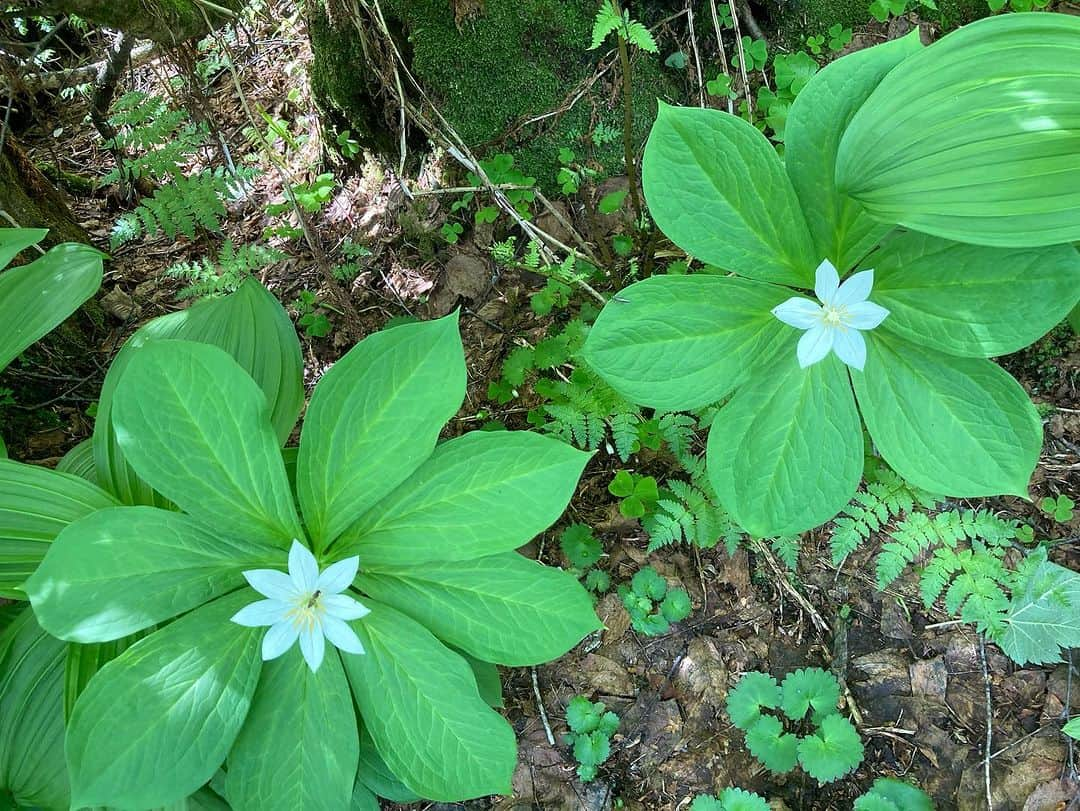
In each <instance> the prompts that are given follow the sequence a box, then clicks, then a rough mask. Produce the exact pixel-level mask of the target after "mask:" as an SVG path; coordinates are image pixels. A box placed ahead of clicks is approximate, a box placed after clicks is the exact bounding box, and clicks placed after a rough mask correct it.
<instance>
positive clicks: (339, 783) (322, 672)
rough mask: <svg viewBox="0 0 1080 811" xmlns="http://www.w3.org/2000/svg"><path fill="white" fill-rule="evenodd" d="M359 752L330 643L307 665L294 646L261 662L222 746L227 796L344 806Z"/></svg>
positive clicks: (286, 804)
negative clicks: (230, 737) (247, 704)
mask: <svg viewBox="0 0 1080 811" xmlns="http://www.w3.org/2000/svg"><path fill="white" fill-rule="evenodd" d="M346 655H348V654H346ZM359 757H360V744H359V738H358V735H357V730H356V713H355V712H354V711H353V703H352V695H351V694H350V693H349V684H348V682H347V681H346V680H345V672H344V670H342V667H341V659H340V657H339V656H338V655H337V651H335V650H330V651H329V652H328V654H327V656H326V658H325V659H323V663H322V666H321V667H319V670H318V672H316V673H312V672H311V669H310V668H309V667H308V666H307V664H306V663H305V662H304V659H303V657H302V656H301V655H300V649H299V647H297V646H294V647H293V648H292V649H291V650H289V651H288V652H287V653H286V654H285V655H284V656H282V657H280V658H278V659H275V660H274V661H272V662H267V663H266V664H265V665H264V666H263V672H262V677H261V678H260V680H259V687H258V689H256V691H255V699H254V701H253V702H252V705H251V710H250V712H248V716H247V720H246V721H245V722H244V728H243V730H241V732H240V735H239V736H238V737H237V739H236V744H235V745H234V746H233V748H232V752H230V753H229V769H228V774H227V777H226V781H225V784H226V787H227V788H226V793H227V794H228V797H229V803H230V804H231V805H232V807H233V808H234V809H235V811H276V810H277V809H280V811H295V810H296V809H304V811H320V809H321V810H322V811H339V809H343V808H348V806H349V802H350V800H351V798H352V795H353V783H354V782H355V780H356V768H357V762H358V760H359Z"/></svg>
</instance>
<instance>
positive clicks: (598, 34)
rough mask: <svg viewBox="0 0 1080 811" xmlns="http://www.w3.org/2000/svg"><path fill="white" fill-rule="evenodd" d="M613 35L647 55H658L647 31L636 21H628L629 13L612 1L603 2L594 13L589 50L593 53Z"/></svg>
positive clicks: (651, 36) (656, 48) (653, 41)
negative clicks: (621, 9)
mask: <svg viewBox="0 0 1080 811" xmlns="http://www.w3.org/2000/svg"><path fill="white" fill-rule="evenodd" d="M612 33H614V34H615V35H616V36H617V37H618V38H619V39H622V40H626V42H627V44H629V45H633V46H635V47H637V48H640V49H641V50H643V51H647V52H648V53H653V54H654V53H659V51H660V49H659V48H658V47H657V46H656V40H655V39H653V35H652V34H650V33H649V29H648V28H646V27H645V26H644V25H642V24H641V23H639V22H638V21H637V20H632V19H630V12H628V11H626V10H623V11H622V13H620V12H619V7H618V6H617V5H616V4H615V2H614V0H604V3H603V4H602V5H601V6H600V10H599V11H597V12H596V19H595V20H594V21H593V30H592V44H591V45H590V46H589V50H590V51H593V50H596V49H597V48H599V47H600V46H601V45H603V44H604V40H605V39H607V38H608V36H609V35H610V34H612Z"/></svg>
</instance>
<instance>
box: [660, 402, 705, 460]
mask: <svg viewBox="0 0 1080 811" xmlns="http://www.w3.org/2000/svg"><path fill="white" fill-rule="evenodd" d="M657 422H658V425H659V429H660V437H661V438H662V439H663V440H664V442H666V443H667V445H668V447H669V448H670V449H671V453H672V455H673V456H674V457H675V458H676V459H677V460H678V461H679V464H681V465H682V466H683V467H684V468H685V467H688V466H689V463H690V460H691V459H692V458H693V457H692V456H691V453H690V448H691V446H692V445H693V442H694V429H695V428H696V427H697V420H695V419H694V418H693V417H691V416H689V415H687V414H663V415H661V416H660V417H659V419H658V420H657Z"/></svg>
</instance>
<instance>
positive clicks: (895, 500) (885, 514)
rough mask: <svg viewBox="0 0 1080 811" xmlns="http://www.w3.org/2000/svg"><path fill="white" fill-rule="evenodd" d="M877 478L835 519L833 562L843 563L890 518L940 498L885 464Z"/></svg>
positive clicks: (832, 544) (935, 501)
mask: <svg viewBox="0 0 1080 811" xmlns="http://www.w3.org/2000/svg"><path fill="white" fill-rule="evenodd" d="M873 475H874V480H873V481H870V482H868V483H867V485H866V489H865V490H861V491H859V492H858V493H856V494H855V497H854V498H853V499H852V500H851V502H850V503H849V504H848V505H847V507H845V508H844V510H843V512H842V513H841V514H840V516H839V517H838V518H836V519H835V520H834V521H833V531H832V536H831V537H830V539H829V547H830V549H831V551H832V562H833V564H834V565H836V566H839V565H840V564H841V563H842V562H843V560H844V558H846V557H847V556H848V555H850V554H851V553H852V552H854V551H855V550H856V549H857V548H858V547H859V545H860V544H862V543H863V542H864V541H866V540H867V539H868V538H869V537H870V534H871V533H873V532H878V531H880V530H881V529H882V528H883V527H884V526H885V525H886V524H888V523H889V522H890V521H893V520H895V519H896V518H898V517H900V516H901V515H903V514H905V513H908V512H911V510H912V509H913V508H914V507H915V505H919V506H922V507H927V508H931V507H933V506H935V505H936V504H937V498H936V497H935V496H933V495H931V494H929V493H927V492H926V491H923V490H920V489H918V488H916V487H913V486H912V485H910V484H908V483H907V482H906V481H904V480H903V479H902V478H900V476H899V475H897V474H896V473H894V472H893V471H891V470H889V469H888V468H885V467H880V468H878V469H876V470H875V471H874V474H873Z"/></svg>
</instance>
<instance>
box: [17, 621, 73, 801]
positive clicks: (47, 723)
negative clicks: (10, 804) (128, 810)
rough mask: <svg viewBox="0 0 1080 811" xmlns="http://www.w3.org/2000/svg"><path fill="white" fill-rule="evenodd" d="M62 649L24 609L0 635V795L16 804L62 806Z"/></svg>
mask: <svg viewBox="0 0 1080 811" xmlns="http://www.w3.org/2000/svg"><path fill="white" fill-rule="evenodd" d="M65 648H66V645H65V644H64V643H63V642H61V641H60V640H58V639H54V638H53V637H51V636H49V635H48V634H47V633H45V631H43V630H42V629H41V628H40V627H39V626H38V624H37V622H35V621H34V614H33V612H32V611H31V610H30V609H29V608H27V609H25V610H24V611H23V612H22V613H20V614H19V615H18V616H17V617H16V619H15V621H14V622H13V623H12V624H11V625H9V626H8V627H7V628H6V629H5V631H4V634H3V636H2V637H0V791H2V792H3V793H4V794H5V795H8V796H13V797H14V799H15V802H16V804H18V805H27V806H38V807H43V808H67V807H68V804H69V801H70V792H69V790H68V778H67V766H66V764H65V763H64V710H63V698H64V689H63V682H62V680H63V676H64V649H65Z"/></svg>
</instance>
